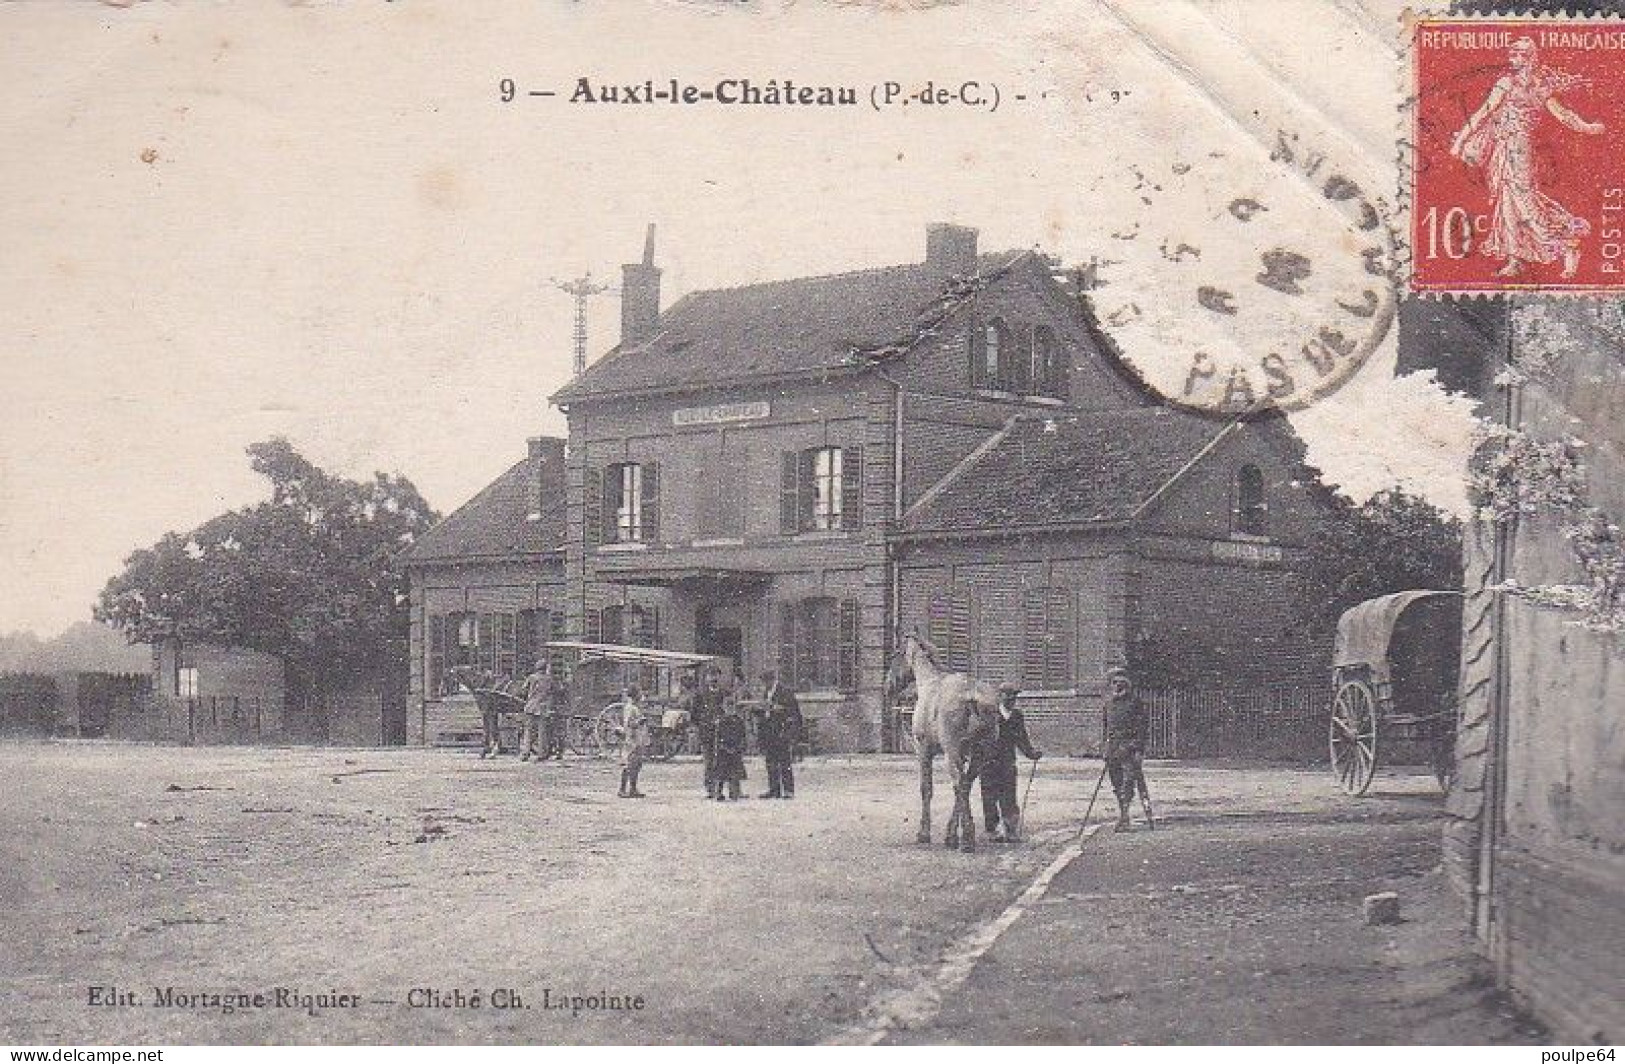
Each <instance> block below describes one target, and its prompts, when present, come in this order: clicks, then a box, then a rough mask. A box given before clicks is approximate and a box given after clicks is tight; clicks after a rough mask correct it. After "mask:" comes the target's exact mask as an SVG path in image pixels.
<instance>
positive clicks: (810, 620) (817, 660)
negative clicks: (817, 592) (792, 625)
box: [796, 598, 834, 688]
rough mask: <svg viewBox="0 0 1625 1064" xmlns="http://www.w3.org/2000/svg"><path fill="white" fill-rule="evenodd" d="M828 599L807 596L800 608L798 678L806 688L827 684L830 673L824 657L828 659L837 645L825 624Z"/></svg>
mask: <svg viewBox="0 0 1625 1064" xmlns="http://www.w3.org/2000/svg"><path fill="white" fill-rule="evenodd" d="M828 601H829V600H827V599H819V598H813V599H805V600H803V601H802V603H801V609H800V610H798V611H797V613H798V616H797V618H796V622H797V624H796V626H797V631H796V682H797V684H798V685H799V686H801V687H804V688H814V687H824V686H826V685H827V682H828V679H829V677H827V676H825V675H824V673H825V671H826V670H824V669H822V668H820V667H819V666H820V664H822V662H823V661H825V660H828V657H829V655H830V652H831V651H832V650H833V649H834V648H833V647H832V646H831V645H830V644H831V643H832V642H833V640H832V639H831V635H832V634H833V633H831V632H829V631H828V630H827V629H826V627H825V625H824V624H823V623H822V622H823V620H824V614H825V610H824V609H823V607H824V606H825V604H826V603H827V602H828Z"/></svg>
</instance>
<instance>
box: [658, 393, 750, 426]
mask: <svg viewBox="0 0 1625 1064" xmlns="http://www.w3.org/2000/svg"><path fill="white" fill-rule="evenodd" d="M772 414H773V405H772V404H771V403H769V402H767V401H766V400H758V401H756V402H751V403H718V404H716V405H715V406H685V407H683V408H681V409H679V410H673V411H672V412H671V423H672V424H673V425H675V426H677V427H678V428H682V427H683V426H685V425H726V424H728V423H729V422H732V421H761V420H762V419H763V418H767V417H771V416H772Z"/></svg>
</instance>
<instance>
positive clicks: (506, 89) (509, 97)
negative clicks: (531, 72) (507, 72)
mask: <svg viewBox="0 0 1625 1064" xmlns="http://www.w3.org/2000/svg"><path fill="white" fill-rule="evenodd" d="M497 89H498V91H500V92H501V93H502V102H503V103H512V102H513V96H514V90H513V78H503V79H502V80H501V81H499V82H497Z"/></svg>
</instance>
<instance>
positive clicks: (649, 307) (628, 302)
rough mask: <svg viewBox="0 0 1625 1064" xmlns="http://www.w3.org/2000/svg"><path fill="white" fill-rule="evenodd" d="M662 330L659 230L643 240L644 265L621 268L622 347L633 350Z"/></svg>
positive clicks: (649, 233)
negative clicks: (657, 254)
mask: <svg viewBox="0 0 1625 1064" xmlns="http://www.w3.org/2000/svg"><path fill="white" fill-rule="evenodd" d="M659 327H660V269H659V267H657V266H656V265H655V227H654V223H653V222H650V223H649V231H648V233H647V235H645V236H644V238H643V261H642V262H631V263H627V264H626V265H625V266H622V267H621V346H622V347H633V346H635V345H637V344H641V343H642V342H643V341H645V340H647V339H648V338H649V337H651V336H653V335H654V334H655V330H656V329H658V328H659Z"/></svg>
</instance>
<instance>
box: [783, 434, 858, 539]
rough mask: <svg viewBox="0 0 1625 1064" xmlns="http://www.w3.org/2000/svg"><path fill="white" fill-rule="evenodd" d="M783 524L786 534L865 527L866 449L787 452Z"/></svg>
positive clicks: (814, 449)
mask: <svg viewBox="0 0 1625 1064" xmlns="http://www.w3.org/2000/svg"><path fill="white" fill-rule="evenodd" d="M779 527H780V530H781V531H782V532H784V533H785V534H786V535H795V534H797V533H800V532H848V531H853V530H855V529H858V528H861V527H863V448H861V447H813V448H810V449H808V450H805V451H786V452H785V454H784V459H783V475H782V478H781V483H780V489H779Z"/></svg>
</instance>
